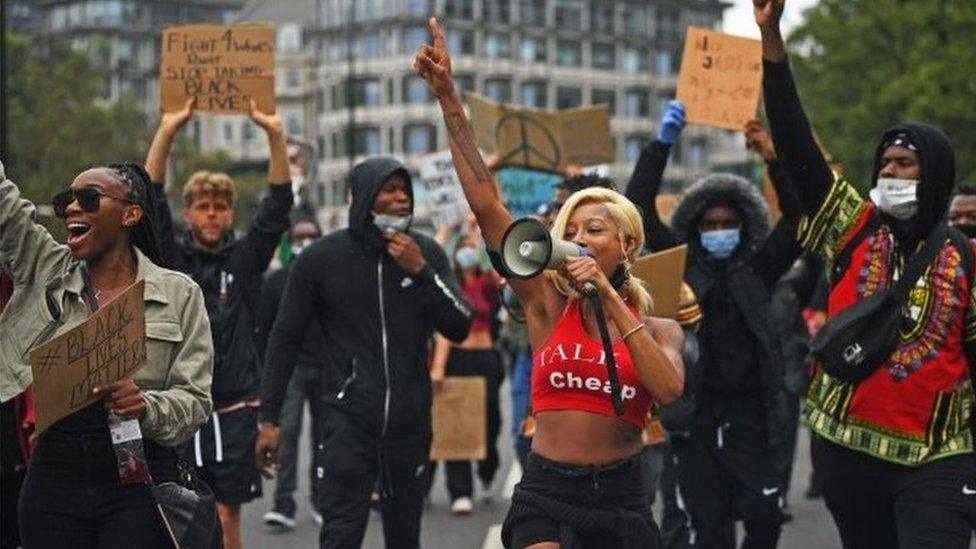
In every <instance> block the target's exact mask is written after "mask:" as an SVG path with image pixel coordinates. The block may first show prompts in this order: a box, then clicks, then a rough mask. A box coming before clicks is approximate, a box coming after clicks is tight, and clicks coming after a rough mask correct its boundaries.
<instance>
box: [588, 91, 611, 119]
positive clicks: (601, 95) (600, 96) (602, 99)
mask: <svg viewBox="0 0 976 549" xmlns="http://www.w3.org/2000/svg"><path fill="white" fill-rule="evenodd" d="M590 103H592V104H594V105H606V106H607V108H609V109H610V116H613V115H615V114H617V92H615V91H613V90H593V100H592V101H590Z"/></svg>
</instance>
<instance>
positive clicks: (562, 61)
mask: <svg viewBox="0 0 976 549" xmlns="http://www.w3.org/2000/svg"><path fill="white" fill-rule="evenodd" d="M556 63H557V64H559V65H562V66H564V67H578V66H580V65H581V64H582V53H581V52H580V43H579V42H576V41H573V40H560V41H559V42H558V43H557V44H556Z"/></svg>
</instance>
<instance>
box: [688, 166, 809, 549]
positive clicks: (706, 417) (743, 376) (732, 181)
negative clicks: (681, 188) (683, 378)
mask: <svg viewBox="0 0 976 549" xmlns="http://www.w3.org/2000/svg"><path fill="white" fill-rule="evenodd" d="M775 169H776V167H775V166H774V165H770V171H771V175H772V177H771V179H772V180H773V182H774V185H775V186H776V190H777V193H778V194H779V199H780V206H781V209H782V210H783V214H784V215H783V218H782V219H781V220H780V222H779V223H778V224H777V225H776V227H775V228H774V229H772V230H771V229H770V221H769V211H768V208H767V206H766V203H765V201H764V200H763V197H762V195H761V194H760V193H759V191H758V190H757V189H756V188H755V187H754V186H753V185H752V184H751V183H750V182H748V181H747V180H745V179H743V178H741V177H738V176H735V175H731V174H712V175H709V176H707V177H705V178H703V179H701V180H699V181H698V182H697V183H695V184H694V185H692V186H691V187H690V188H688V190H687V191H686V192H685V194H684V196H683V197H682V199H681V201H680V202H679V204H678V206H677V208H676V209H675V211H674V214H673V216H672V218H671V225H672V229H673V230H674V233H675V234H676V235H677V236H678V238H679V240H682V241H684V242H686V243H687V244H688V248H689V263H688V268H687V272H686V273H685V280H686V282H687V283H688V284H689V285H690V286H691V287H692V289H693V290H694V292H695V295H697V296H698V300H699V304H700V307H701V309H702V315H703V321H702V324H701V327H700V328H699V331H698V339H699V344H700V353H701V354H700V357H699V363H698V364H699V369H700V370H701V371H702V382H701V387H700V389H699V393H698V398H697V409H696V411H695V418H694V424H693V427H692V432H691V437H690V443H689V444H688V445H687V447H688V448H687V451H683V452H682V453H683V454H686V455H683V456H682V459H683V463H682V472H681V487H682V492H683V496H684V498H685V501H686V503H687V507H688V510H689V512H690V513H691V516H692V525H693V527H694V529H695V531H696V533H697V537H698V542H696V546H701V547H708V548H726V547H729V548H731V547H734V546H735V521H738V520H743V521H745V529H746V540H745V542H744V544H743V545H744V546H748V547H775V546H776V543H777V541H778V539H779V533H780V525H781V523H782V520H783V514H782V511H781V506H782V498H783V496H784V494H783V493H782V490H783V488H782V487H781V486H780V481H779V479H778V478H777V475H776V474H775V471H774V469H773V467H772V466H771V464H770V456H771V453H772V452H771V448H774V447H775V446H776V445H777V444H779V443H780V442H779V441H780V439H782V437H783V434H784V433H783V429H784V414H783V412H784V409H783V394H782V377H783V374H782V368H781V360H780V350H779V346H778V344H777V340H776V337H775V332H774V331H773V329H772V326H771V319H770V314H769V305H770V294H771V291H772V288H773V285H774V284H775V283H776V281H777V280H778V279H779V278H780V277H781V276H782V275H783V273H785V272H786V270H787V269H788V268H789V266H790V265H791V264H792V263H793V261H794V260H795V259H796V258H797V256H798V255H799V252H800V248H799V246H798V245H797V244H796V242H795V240H794V237H793V235H794V233H795V230H796V222H797V219H798V217H799V204H798V202H797V201H796V199H795V194H794V193H793V190H792V189H791V188H789V183H788V181H789V180H788V178H784V177H777V174H776V173H775Z"/></svg>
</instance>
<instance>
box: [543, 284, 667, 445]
mask: <svg viewBox="0 0 976 549" xmlns="http://www.w3.org/2000/svg"><path fill="white" fill-rule="evenodd" d="M581 303H582V302H581V300H578V299H575V300H573V301H571V302H570V303H569V305H568V306H567V307H566V311H565V312H564V313H563V316H562V318H560V319H559V322H558V323H557V324H556V327H555V329H554V330H553V331H552V334H551V335H550V336H549V339H547V340H546V342H545V343H544V344H543V345H542V346H541V347H539V348H538V349H536V351H535V352H534V353H533V355H532V411H533V413H538V412H544V411H547V410H580V411H584V412H591V413H594V414H600V415H604V416H610V417H616V415H615V414H614V411H613V404H612V402H611V401H610V382H609V381H608V380H607V366H606V354H605V352H604V350H603V345H602V344H601V343H600V341H599V340H598V339H594V338H593V337H592V336H590V334H588V333H587V332H586V328H585V327H584V326H583V316H582V308H581ZM613 355H614V358H615V359H616V362H617V377H618V378H619V379H620V396H621V399H622V400H623V402H624V415H623V416H621V417H620V419H622V420H623V421H626V422H627V423H631V424H633V425H634V426H636V427H637V428H643V426H644V416H645V415H646V414H647V411H648V410H649V409H650V406H651V395H650V393H648V392H647V389H645V388H644V385H643V383H641V381H640V378H639V377H638V375H637V370H636V369H635V368H634V363H633V360H632V359H631V356H630V350H629V349H627V344H626V343H625V342H624V341H622V340H617V341H615V342H614V344H613Z"/></svg>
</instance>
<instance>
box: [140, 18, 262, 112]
mask: <svg viewBox="0 0 976 549" xmlns="http://www.w3.org/2000/svg"><path fill="white" fill-rule="evenodd" d="M160 51H161V52H162V55H161V59H160V64H159V73H160V74H159V82H160V86H161V89H160V107H161V108H162V110H163V112H173V111H178V110H180V109H182V108H183V105H184V104H185V103H186V100H187V99H190V98H191V97H196V98H197V107H196V108H197V110H198V111H207V112H214V113H240V112H247V111H248V110H249V109H250V101H251V99H254V100H255V101H257V104H258V109H259V110H261V111H262V112H265V113H268V114H271V113H273V112H275V89H274V77H275V31H274V26H273V25H271V24H267V23H242V24H238V25H183V26H177V27H167V28H165V29H163V44H162V49H161V50H160Z"/></svg>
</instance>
